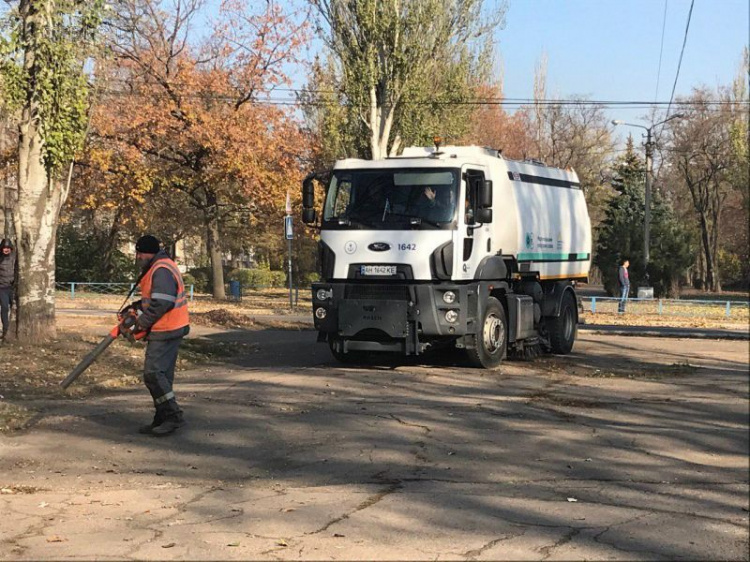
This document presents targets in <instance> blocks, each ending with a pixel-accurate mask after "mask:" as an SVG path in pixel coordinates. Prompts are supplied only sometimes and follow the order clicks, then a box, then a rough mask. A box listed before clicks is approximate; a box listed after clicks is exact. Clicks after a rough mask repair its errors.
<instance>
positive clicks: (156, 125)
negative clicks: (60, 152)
mask: <svg viewBox="0 0 750 562" xmlns="http://www.w3.org/2000/svg"><path fill="white" fill-rule="evenodd" d="M201 7H202V2H201V0H172V5H171V7H170V9H166V8H165V7H164V3H163V2H160V1H158V0H127V1H126V2H124V4H123V7H122V10H121V12H120V17H119V18H118V20H117V21H116V32H115V41H114V53H115V56H116V62H117V65H116V66H115V68H114V69H112V79H113V80H116V81H117V83H119V84H120V85H119V86H118V87H117V88H116V89H115V91H113V92H112V93H111V95H112V96H113V99H117V103H118V105H120V106H121V111H120V112H119V113H118V116H117V118H115V119H113V116H112V115H111V114H110V112H109V111H108V110H107V109H106V108H102V113H103V114H102V116H101V119H97V122H96V124H97V127H96V130H97V134H98V135H99V136H100V137H101V138H103V139H106V140H109V141H112V142H120V143H124V144H126V145H127V146H130V147H132V148H135V149H136V151H137V153H138V157H143V158H145V160H146V162H147V166H148V167H150V169H151V171H152V174H153V176H154V177H152V178H151V180H150V181H152V182H153V184H154V185H155V186H157V187H158V188H159V189H160V190H162V191H166V192H169V191H179V192H181V193H182V194H184V195H185V196H186V198H187V201H189V203H190V205H192V206H193V207H194V208H195V209H196V210H198V211H199V213H200V214H201V216H202V220H203V227H204V233H205V240H206V244H207V247H208V252H209V256H210V260H211V266H212V272H213V291H214V296H215V297H217V298H224V296H225V292H224V278H223V277H224V273H223V268H222V242H221V230H222V224H223V223H224V222H225V221H226V220H230V219H233V218H234V217H235V216H236V214H237V213H238V212H244V213H248V214H251V215H261V216H262V215H263V213H264V209H267V208H269V207H274V206H275V205H279V204H281V203H283V194H284V192H285V190H286V187H287V185H288V182H289V181H296V178H297V176H298V175H299V170H298V159H299V155H300V153H302V152H304V143H303V142H302V138H301V136H300V133H299V129H298V126H297V124H296V123H295V121H294V119H293V118H292V116H290V115H289V114H288V113H287V112H285V111H284V108H283V107H281V106H277V105H275V104H274V103H272V102H270V100H269V99H268V98H269V96H270V93H271V92H272V91H273V90H274V89H275V88H277V87H278V86H279V85H282V84H284V83H287V82H288V79H287V77H286V74H285V72H286V70H287V67H288V65H289V63H291V62H294V60H295V56H296V55H295V53H296V52H297V50H298V49H299V47H300V45H301V43H302V41H303V40H304V38H305V33H304V24H303V23H296V22H295V20H294V19H293V18H292V17H290V15H289V14H286V13H284V12H283V11H282V9H281V8H280V7H279V6H278V5H277V4H276V3H275V2H267V3H265V4H264V5H260V6H257V5H256V6H255V7H248V5H247V4H246V3H245V2H242V1H240V0H225V1H223V2H222V3H221V7H220V13H219V17H220V20H219V21H218V22H216V23H215V26H214V31H213V33H212V35H211V36H210V37H209V38H208V40H207V42H206V43H205V44H204V45H202V46H199V45H196V44H195V41H191V37H189V29H190V26H191V24H192V23H193V21H194V20H195V18H196V16H197V14H199V11H200V9H201ZM295 174H296V175H295Z"/></svg>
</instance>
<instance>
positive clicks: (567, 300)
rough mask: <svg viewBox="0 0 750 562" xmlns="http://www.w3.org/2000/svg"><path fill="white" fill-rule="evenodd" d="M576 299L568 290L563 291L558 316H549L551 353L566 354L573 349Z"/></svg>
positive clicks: (575, 327)
mask: <svg viewBox="0 0 750 562" xmlns="http://www.w3.org/2000/svg"><path fill="white" fill-rule="evenodd" d="M577 316H578V315H577V314H576V301H575V298H574V297H573V294H572V293H571V292H570V291H565V292H564V293H563V297H562V303H561V304H560V316H556V317H554V318H550V322H549V339H550V345H551V347H552V353H556V354H558V355H567V354H568V353H570V352H571V351H572V349H573V344H574V343H575V341H576V333H577V331H578V322H577Z"/></svg>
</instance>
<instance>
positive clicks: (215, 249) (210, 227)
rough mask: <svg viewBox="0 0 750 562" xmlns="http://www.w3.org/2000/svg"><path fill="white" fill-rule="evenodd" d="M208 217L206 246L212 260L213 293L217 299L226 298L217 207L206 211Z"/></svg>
mask: <svg viewBox="0 0 750 562" xmlns="http://www.w3.org/2000/svg"><path fill="white" fill-rule="evenodd" d="M204 215H205V218H206V247H207V249H208V257H209V259H210V260H211V278H212V279H213V289H214V291H213V293H214V298H215V299H222V300H224V299H226V298H227V294H226V291H225V290H224V267H223V265H222V263H221V247H220V245H219V218H218V211H217V210H216V208H215V207H209V208H207V209H206V210H205V211H204Z"/></svg>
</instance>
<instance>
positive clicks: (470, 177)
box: [464, 170, 484, 224]
mask: <svg viewBox="0 0 750 562" xmlns="http://www.w3.org/2000/svg"><path fill="white" fill-rule="evenodd" d="M464 177H465V178H466V200H465V202H464V207H465V213H466V219H465V222H466V224H474V216H475V214H476V208H477V186H478V183H479V182H480V181H484V173H483V172H480V171H479V170H467V171H466V174H465V175H464Z"/></svg>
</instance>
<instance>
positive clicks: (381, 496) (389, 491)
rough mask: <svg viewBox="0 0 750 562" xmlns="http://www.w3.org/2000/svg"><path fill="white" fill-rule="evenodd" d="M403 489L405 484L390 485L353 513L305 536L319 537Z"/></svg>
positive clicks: (329, 522) (360, 505)
mask: <svg viewBox="0 0 750 562" xmlns="http://www.w3.org/2000/svg"><path fill="white" fill-rule="evenodd" d="M401 488H403V484H402V483H401V482H400V481H396V482H393V483H391V484H389V485H388V487H386V488H384V489H383V490H381V491H379V492H378V493H377V494H373V495H372V496H370V497H369V498H367V499H366V500H365V501H363V502H362V503H361V504H359V505H358V506H357V507H355V508H354V509H353V510H352V511H350V512H348V513H344V514H343V515H340V516H339V517H335V518H333V519H331V520H330V521H328V523H326V524H325V525H323V526H322V527H321V528H320V529H318V530H316V531H311V532H309V533H305V535H317V534H318V533H322V532H324V531H327V530H328V529H329V528H331V527H332V526H333V525H335V524H336V523H340V522H341V521H344V520H346V519H349V517H351V516H352V515H354V514H355V513H359V512H360V511H362V510H364V509H367V508H368V507H372V506H373V505H375V504H377V503H378V502H380V501H382V500H383V499H384V498H385V497H387V496H389V495H390V494H393V493H394V492H397V491H398V490H400V489H401Z"/></svg>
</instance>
